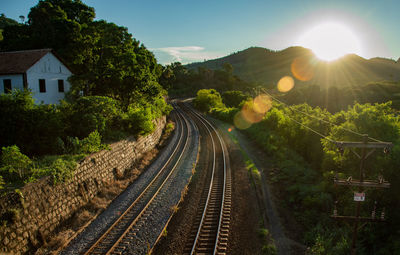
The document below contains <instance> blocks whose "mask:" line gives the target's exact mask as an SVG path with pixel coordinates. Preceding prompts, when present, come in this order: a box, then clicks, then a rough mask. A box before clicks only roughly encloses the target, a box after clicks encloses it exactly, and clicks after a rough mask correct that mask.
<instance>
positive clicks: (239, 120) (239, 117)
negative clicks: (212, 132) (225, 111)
mask: <svg viewBox="0 0 400 255" xmlns="http://www.w3.org/2000/svg"><path fill="white" fill-rule="evenodd" d="M233 124H235V127H237V128H238V129H247V128H249V127H250V126H251V123H250V122H248V121H247V120H246V119H245V118H244V117H243V114H242V112H241V111H240V112H238V113H236V114H235V116H234V117H233Z"/></svg>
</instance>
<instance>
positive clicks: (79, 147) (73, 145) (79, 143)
mask: <svg viewBox="0 0 400 255" xmlns="http://www.w3.org/2000/svg"><path fill="white" fill-rule="evenodd" d="M108 148H109V147H108V145H105V144H102V143H101V135H100V134H99V132H97V130H95V131H93V132H91V133H90V134H89V135H88V137H86V138H84V139H82V140H79V139H78V138H77V137H67V151H68V152H69V153H71V154H85V153H93V152H97V151H100V150H104V149H108Z"/></svg>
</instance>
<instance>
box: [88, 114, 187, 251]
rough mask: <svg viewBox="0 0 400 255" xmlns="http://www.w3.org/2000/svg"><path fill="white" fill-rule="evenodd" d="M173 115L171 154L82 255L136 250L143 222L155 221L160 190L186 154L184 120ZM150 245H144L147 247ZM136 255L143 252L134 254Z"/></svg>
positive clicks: (169, 184) (163, 190)
mask: <svg viewBox="0 0 400 255" xmlns="http://www.w3.org/2000/svg"><path fill="white" fill-rule="evenodd" d="M176 112H177V113H176V116H177V120H178V121H177V122H179V125H177V126H178V127H177V130H176V132H179V133H180V137H179V140H178V143H177V145H176V147H175V149H174V151H173V152H172V153H171V155H170V157H169V158H168V160H167V161H166V163H165V164H164V166H163V167H162V168H161V169H160V171H159V172H158V174H157V175H156V176H155V177H154V178H153V180H152V181H151V182H150V183H149V184H148V185H147V187H146V188H145V189H144V190H143V191H142V192H141V194H140V195H139V196H138V197H137V198H136V200H135V201H134V202H133V203H132V204H131V205H130V206H129V207H128V209H126V210H125V211H124V212H123V213H122V214H121V216H120V217H119V218H118V219H117V220H116V221H115V222H114V223H113V224H112V225H111V226H110V227H109V228H108V229H107V231H105V232H104V234H103V235H102V236H101V237H100V238H98V240H97V241H96V242H94V243H93V244H92V245H90V247H89V248H87V249H86V251H84V252H82V254H85V255H86V254H123V253H125V252H126V251H127V250H128V248H129V249H132V247H136V246H135V243H136V242H137V238H136V237H137V234H138V233H139V232H140V231H143V229H144V228H145V227H146V226H145V225H146V222H147V221H149V219H150V218H151V217H157V216H156V215H155V216H154V215H153V213H152V212H153V210H155V209H156V208H157V207H158V206H159V205H160V203H162V202H163V201H162V199H165V197H166V194H165V193H166V190H167V189H166V188H164V187H168V186H171V183H172V182H173V180H172V179H173V178H171V176H172V175H173V174H174V171H175V169H176V166H177V165H178V163H179V161H180V160H181V158H182V156H183V154H184V153H185V151H186V150H187V147H188V141H189V136H190V127H189V122H188V120H187V119H186V118H184V117H183V115H182V113H180V111H179V110H177V111H176ZM151 245H152V244H147V246H151ZM142 246H143V245H142ZM148 248H151V247H148ZM135 253H136V252H135ZM137 253H143V252H142V251H138V252H137Z"/></svg>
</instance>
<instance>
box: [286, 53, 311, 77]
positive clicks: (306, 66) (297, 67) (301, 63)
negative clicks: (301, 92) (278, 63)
mask: <svg viewBox="0 0 400 255" xmlns="http://www.w3.org/2000/svg"><path fill="white" fill-rule="evenodd" d="M311 61H312V59H311V58H307V57H297V58H295V59H294V60H293V62H292V64H291V65H290V70H291V71H292V74H293V76H294V77H296V79H298V80H300V81H309V80H311V79H312V77H313V76H314V64H313V63H312V62H311Z"/></svg>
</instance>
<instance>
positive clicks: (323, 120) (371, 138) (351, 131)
mask: <svg viewBox="0 0 400 255" xmlns="http://www.w3.org/2000/svg"><path fill="white" fill-rule="evenodd" d="M262 91H263V92H264V93H265V94H267V95H268V96H269V97H271V98H272V99H274V100H275V101H277V102H279V103H281V104H283V105H286V107H288V108H290V109H291V110H294V111H297V112H299V113H302V114H304V115H306V116H308V117H310V118H313V119H316V120H319V121H322V122H325V123H327V124H329V125H332V126H336V127H338V128H340V129H343V130H345V131H347V132H349V133H352V134H355V135H359V136H361V137H364V136H365V135H364V134H361V133H358V132H356V131H353V130H351V129H348V128H345V127H342V126H339V125H337V124H335V123H332V122H330V121H327V120H325V119H322V118H318V117H316V116H313V115H311V114H308V113H306V112H303V111H301V110H299V109H296V108H293V107H292V106H290V105H288V104H287V103H285V102H282V101H281V100H279V99H277V98H276V97H274V96H272V95H271V94H270V93H268V92H267V91H266V90H265V89H264V88H263V89H262ZM368 138H369V139H370V140H372V141H375V142H379V143H381V142H382V141H380V140H378V139H375V138H373V137H369V136H368Z"/></svg>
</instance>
